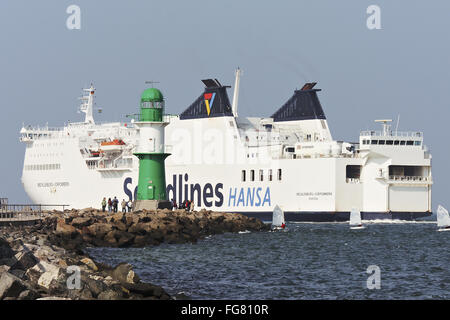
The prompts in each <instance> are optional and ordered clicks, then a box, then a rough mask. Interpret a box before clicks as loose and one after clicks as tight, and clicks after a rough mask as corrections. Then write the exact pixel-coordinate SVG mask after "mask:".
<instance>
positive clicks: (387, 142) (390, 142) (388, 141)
mask: <svg viewBox="0 0 450 320" xmlns="http://www.w3.org/2000/svg"><path fill="white" fill-rule="evenodd" d="M386 144H388V145H393V144H394V141H392V140H386Z"/></svg>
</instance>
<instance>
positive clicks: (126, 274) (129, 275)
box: [111, 263, 140, 283]
mask: <svg viewBox="0 0 450 320" xmlns="http://www.w3.org/2000/svg"><path fill="white" fill-rule="evenodd" d="M111 276H112V278H113V279H114V280H117V281H119V282H120V283H138V282H140V279H139V276H138V275H137V274H136V273H134V271H133V266H132V265H130V264H129V263H120V264H119V265H117V267H115V268H114V269H113V270H112V272H111Z"/></svg>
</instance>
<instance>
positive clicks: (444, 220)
mask: <svg viewBox="0 0 450 320" xmlns="http://www.w3.org/2000/svg"><path fill="white" fill-rule="evenodd" d="M437 225H438V227H440V228H446V227H449V226H450V216H449V214H448V211H447V210H446V209H445V208H444V207H442V206H441V205H439V206H438V208H437Z"/></svg>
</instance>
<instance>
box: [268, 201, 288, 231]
mask: <svg viewBox="0 0 450 320" xmlns="http://www.w3.org/2000/svg"><path fill="white" fill-rule="evenodd" d="M277 230H287V228H286V222H285V220H284V211H283V210H282V209H281V208H280V207H279V206H278V205H276V206H275V208H274V209H273V214H272V231H277Z"/></svg>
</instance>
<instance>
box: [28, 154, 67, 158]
mask: <svg viewBox="0 0 450 320" xmlns="http://www.w3.org/2000/svg"><path fill="white" fill-rule="evenodd" d="M63 155H64V154H63V153H34V154H33V153H30V158H33V157H34V158H39V157H57V156H63Z"/></svg>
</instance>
